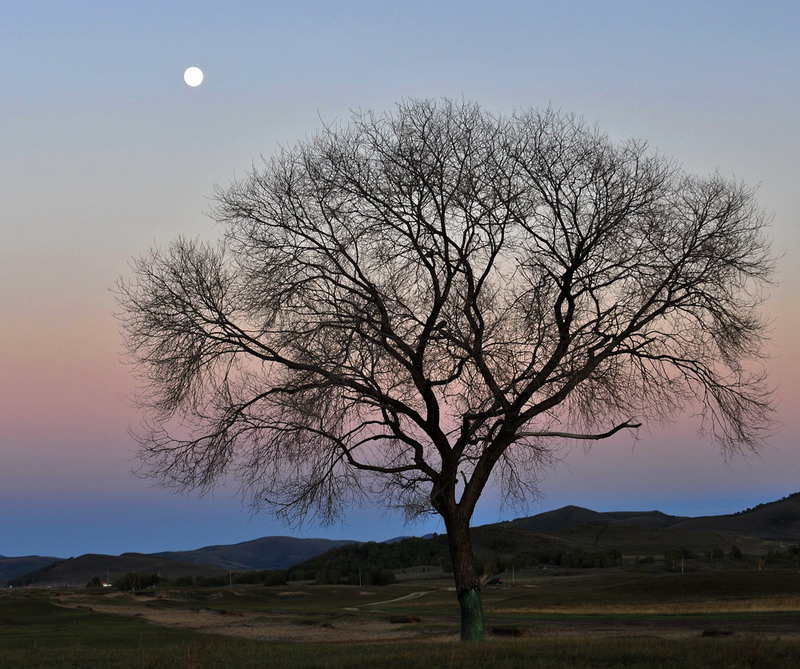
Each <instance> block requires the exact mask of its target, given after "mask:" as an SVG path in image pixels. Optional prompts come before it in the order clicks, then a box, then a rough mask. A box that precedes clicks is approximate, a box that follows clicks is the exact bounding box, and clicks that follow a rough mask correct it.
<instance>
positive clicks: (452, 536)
mask: <svg viewBox="0 0 800 669" xmlns="http://www.w3.org/2000/svg"><path fill="white" fill-rule="evenodd" d="M444 521H445V527H446V528H447V545H448V548H449V549H450V561H451V563H452V565H453V579H454V580H455V585H456V593H457V595H458V605H459V607H460V608H461V640H462V641H483V603H482V601H481V584H480V579H479V577H478V570H477V568H476V566H475V557H474V556H473V554H472V540H471V539H470V534H469V519H465V518H463V517H462V516H461V514H458V513H456V515H455V517H454V518H445V519H444Z"/></svg>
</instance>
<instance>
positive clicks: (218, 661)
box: [0, 570, 800, 669]
mask: <svg viewBox="0 0 800 669" xmlns="http://www.w3.org/2000/svg"><path fill="white" fill-rule="evenodd" d="M484 601H485V609H486V615H487V631H488V632H489V634H488V635H487V639H488V640H487V641H486V642H485V643H483V644H479V645H473V646H464V645H462V644H460V643H459V642H458V641H457V640H456V639H457V635H458V617H457V614H458V612H457V607H456V605H455V597H454V593H453V592H452V590H451V589H449V583H447V582H446V581H440V582H433V581H421V582H417V583H413V582H412V583H404V584H402V585H396V586H387V587H381V588H366V589H361V588H358V587H347V586H299V585H292V586H285V587H277V588H265V587H242V586H238V587H234V588H232V589H230V588H216V589H203V588H181V589H178V588H169V589H164V590H160V591H157V592H155V593H142V594H139V595H129V594H121V593H109V592H107V591H106V592H94V593H93V592H89V591H62V592H58V593H55V592H52V591H43V590H39V591H36V590H19V591H3V592H0V666H3V667H175V668H178V667H187V668H188V667H255V666H275V667H330V668H331V669H334V668H344V667H361V666H369V667H372V666H380V667H398V668H401V667H402V668H403V669H408V668H409V667H426V668H428V669H430V668H432V667H492V668H495V667H499V668H502V667H521V666H526V667H651V666H658V667H770V668H771V667H787V668H788V667H795V666H800V575H798V574H797V573H795V572H794V571H793V570H792V571H788V570H787V571H777V570H776V571H768V570H765V571H761V572H759V571H742V572H721V573H700V574H672V573H665V572H656V573H639V572H625V571H613V570H598V571H589V570H587V571H584V572H570V571H560V572H557V573H544V572H540V573H536V574H530V575H527V576H526V575H521V577H520V578H519V579H518V580H517V582H515V583H510V584H507V585H504V586H502V587H499V588H487V589H486V590H485V591H484ZM403 616H405V617H406V618H405V619H403ZM393 618H394V620H395V621H394V622H390V620H391V619H393ZM492 632H498V633H504V634H506V635H514V636H509V637H502V638H501V637H497V636H495V635H494V634H493V633H492Z"/></svg>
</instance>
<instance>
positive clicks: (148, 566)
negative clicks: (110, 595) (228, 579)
mask: <svg viewBox="0 0 800 669" xmlns="http://www.w3.org/2000/svg"><path fill="white" fill-rule="evenodd" d="M128 572H133V573H147V574H160V575H161V576H165V577H168V578H169V577H176V576H188V575H191V576H201V575H202V576H216V575H221V574H224V573H225V572H224V571H223V570H221V569H217V568H216V567H211V566H209V565H202V564H196V563H192V562H180V561H178V560H170V559H167V558H159V557H154V556H152V555H144V554H141V553H123V554H122V555H102V554H96V553H87V554H86V555H81V556H80V557H76V558H70V559H68V560H60V561H58V562H56V563H54V564H53V565H52V566H51V565H47V566H45V567H44V568H42V569H40V570H39V571H38V573H33V574H31V575H30V576H31V577H32V578H31V579H30V580H28V583H30V584H31V585H36V586H41V587H44V586H76V587H82V586H84V585H86V583H87V582H88V581H89V580H90V579H92V578H93V577H94V576H99V577H100V579H101V580H103V581H109V582H110V581H114V580H116V579H117V578H119V577H120V576H123V575H124V574H126V573H128Z"/></svg>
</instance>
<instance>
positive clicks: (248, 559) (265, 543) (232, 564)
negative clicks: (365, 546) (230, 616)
mask: <svg viewBox="0 0 800 669" xmlns="http://www.w3.org/2000/svg"><path fill="white" fill-rule="evenodd" d="M353 543H358V542H355V541H348V540H334V539H297V538H295V537H262V538H260V539H254V540H252V541H243V542H242V543H238V544H231V545H222V546H206V547H205V548H198V549H196V550H191V551H168V552H163V553H154V554H153V555H154V556H156V557H161V558H168V559H171V560H182V561H184V562H193V563H198V564H207V565H212V566H214V567H219V568H220V569H231V570H243V569H287V568H288V567H291V566H292V565H295V564H298V563H300V562H304V561H306V560H308V559H309V558H312V557H314V556H315V555H319V554H320V553H324V552H326V551H329V550H330V549H331V548H337V547H338V546H344V545H346V544H353Z"/></svg>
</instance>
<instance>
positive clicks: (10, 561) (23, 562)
mask: <svg viewBox="0 0 800 669" xmlns="http://www.w3.org/2000/svg"><path fill="white" fill-rule="evenodd" d="M61 559H62V558H55V557H47V556H42V555H28V556H26V557H12V558H9V557H2V558H0V583H5V582H6V581H13V580H14V579H15V578H19V577H20V576H23V575H24V574H28V573H30V572H32V571H36V570H37V569H41V568H42V567H46V566H47V565H50V564H53V563H54V562H58V561H59V560H61Z"/></svg>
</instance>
